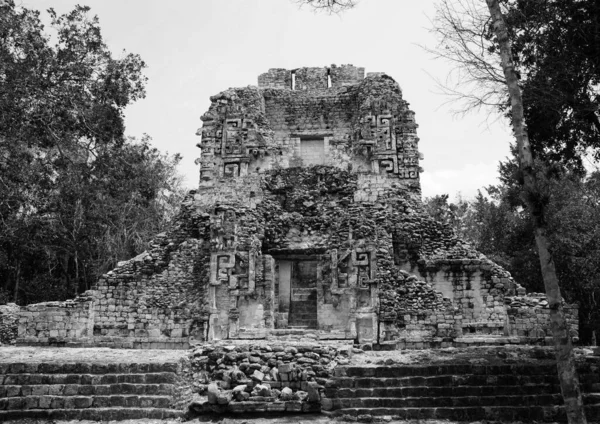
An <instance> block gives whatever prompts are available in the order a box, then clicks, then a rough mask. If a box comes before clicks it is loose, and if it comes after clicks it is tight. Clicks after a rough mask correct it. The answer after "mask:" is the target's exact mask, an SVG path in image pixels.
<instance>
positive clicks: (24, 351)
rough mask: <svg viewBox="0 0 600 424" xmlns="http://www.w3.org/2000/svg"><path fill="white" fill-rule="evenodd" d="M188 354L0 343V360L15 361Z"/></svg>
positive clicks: (136, 359) (106, 360) (105, 360)
mask: <svg viewBox="0 0 600 424" xmlns="http://www.w3.org/2000/svg"><path fill="white" fill-rule="evenodd" d="M187 354H188V351H187V350H164V349H148V350H143V349H111V348H98V347H93V348H65V347H28V346H18V347H17V346H2V347H0V363H8V362H17V363H28V362H37V363H39V362H45V363H53V362H93V363H96V364H110V363H164V362H177V361H178V360H179V359H180V358H183V357H185V356H186V355H187Z"/></svg>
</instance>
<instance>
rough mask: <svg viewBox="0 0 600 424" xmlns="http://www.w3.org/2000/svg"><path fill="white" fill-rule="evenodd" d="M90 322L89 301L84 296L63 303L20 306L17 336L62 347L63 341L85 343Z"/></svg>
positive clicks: (91, 311) (91, 310)
mask: <svg viewBox="0 0 600 424" xmlns="http://www.w3.org/2000/svg"><path fill="white" fill-rule="evenodd" d="M93 325H94V310H93V301H92V299H90V298H89V297H88V296H87V295H84V296H81V297H78V298H77V299H75V300H67V301H64V302H43V303H36V304H33V305H27V306H25V307H23V308H22V309H21V311H20V313H19V323H18V337H19V339H20V340H21V341H24V342H27V343H31V344H42V345H56V346H63V345H66V344H67V341H75V340H77V341H78V343H86V342H88V341H89V340H91V336H92V331H93V330H92V329H93Z"/></svg>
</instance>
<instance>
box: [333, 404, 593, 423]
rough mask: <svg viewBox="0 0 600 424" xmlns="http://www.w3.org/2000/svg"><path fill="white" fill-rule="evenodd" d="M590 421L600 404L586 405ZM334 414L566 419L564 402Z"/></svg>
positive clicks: (339, 413)
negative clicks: (537, 404)
mask: <svg viewBox="0 0 600 424" xmlns="http://www.w3.org/2000/svg"><path fill="white" fill-rule="evenodd" d="M585 411H586V415H587V418H588V421H590V422H591V421H597V420H598V419H599V418H600V405H598V404H596V405H588V406H586V407H585ZM327 414H328V415H330V416H332V417H344V416H346V417H348V418H350V420H355V419H356V418H357V417H358V418H361V416H362V417H363V418H367V417H370V416H388V417H392V418H393V419H395V420H421V419H450V420H457V421H477V420H498V421H518V420H522V421H542V422H552V421H565V420H566V416H565V413H564V408H563V407H561V406H486V407H481V406H475V407H439V408H346V409H340V410H337V411H333V412H327Z"/></svg>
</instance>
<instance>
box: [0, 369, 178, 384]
mask: <svg viewBox="0 0 600 424" xmlns="http://www.w3.org/2000/svg"><path fill="white" fill-rule="evenodd" d="M175 379H176V375H175V374H174V373H173V372H154V373H126V374H110V373H109V374H68V373H65V374H63V373H56V374H34V373H22V374H14V373H11V374H5V375H1V374H0V385H5V386H26V385H27V386H29V385H56V384H64V385H108V384H122V383H129V384H165V383H166V384H172V383H173V382H174V381H175Z"/></svg>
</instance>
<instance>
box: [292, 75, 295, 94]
mask: <svg viewBox="0 0 600 424" xmlns="http://www.w3.org/2000/svg"><path fill="white" fill-rule="evenodd" d="M295 89H296V71H292V90H295Z"/></svg>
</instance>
